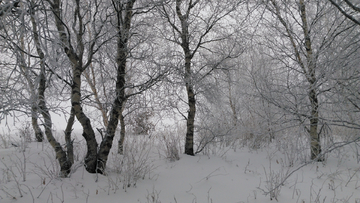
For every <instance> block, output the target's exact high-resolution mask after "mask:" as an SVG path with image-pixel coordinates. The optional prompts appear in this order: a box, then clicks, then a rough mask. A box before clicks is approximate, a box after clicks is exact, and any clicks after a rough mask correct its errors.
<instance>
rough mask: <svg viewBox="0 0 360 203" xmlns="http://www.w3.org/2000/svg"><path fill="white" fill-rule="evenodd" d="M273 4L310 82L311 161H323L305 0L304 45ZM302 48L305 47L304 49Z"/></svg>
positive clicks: (301, 7)
mask: <svg viewBox="0 0 360 203" xmlns="http://www.w3.org/2000/svg"><path fill="white" fill-rule="evenodd" d="M271 3H272V4H273V6H274V10H272V12H273V13H274V14H275V15H276V17H277V18H278V19H279V21H280V23H281V24H282V25H283V26H284V28H285V30H286V34H287V37H288V38H289V40H290V43H291V46H292V48H293V51H294V54H295V60H296V62H297V64H298V65H299V66H300V68H301V71H302V72H303V74H304V76H305V77H306V80H307V82H308V93H307V96H308V99H309V102H310V118H309V124H310V128H309V129H308V132H309V137H310V150H311V156H310V157H311V159H312V160H315V159H316V160H318V161H322V160H323V159H322V158H321V157H319V155H320V154H321V145H320V136H319V133H318V125H319V109H318V108H319V101H318V96H317V92H318V87H317V77H316V68H317V67H316V58H315V56H314V54H313V48H312V41H311V36H310V31H309V28H308V22H307V14H306V5H305V2H304V0H299V3H298V5H299V13H300V18H301V23H302V24H301V27H302V35H303V37H304V43H303V44H296V40H297V39H296V36H294V32H292V31H291V26H289V25H288V23H287V22H286V20H285V19H284V18H283V17H282V16H281V13H280V9H279V7H278V5H277V3H276V0H271ZM300 46H304V49H302V48H301V47H300ZM301 50H305V51H304V55H305V57H303V58H302V55H301V54H302V53H301Z"/></svg>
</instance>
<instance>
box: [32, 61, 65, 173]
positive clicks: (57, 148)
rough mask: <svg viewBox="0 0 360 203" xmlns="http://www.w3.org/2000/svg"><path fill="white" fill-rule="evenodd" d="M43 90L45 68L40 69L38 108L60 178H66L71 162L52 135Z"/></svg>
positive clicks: (44, 85) (44, 86) (44, 87)
mask: <svg viewBox="0 0 360 203" xmlns="http://www.w3.org/2000/svg"><path fill="white" fill-rule="evenodd" d="M45 89H46V77H45V67H44V66H43V67H41V73H40V83H39V108H40V111H41V115H42V117H43V119H44V127H45V135H46V137H47V139H48V141H49V143H50V145H51V146H52V147H53V148H54V150H55V153H56V158H57V159H58V161H59V164H60V173H61V174H60V177H67V175H68V174H69V173H70V169H71V165H72V164H71V162H69V160H68V159H67V156H66V153H65V151H64V150H63V148H62V147H61V145H60V143H59V142H57V141H56V139H55V138H54V136H53V134H52V121H51V116H50V112H49V110H48V109H47V107H46V103H45Z"/></svg>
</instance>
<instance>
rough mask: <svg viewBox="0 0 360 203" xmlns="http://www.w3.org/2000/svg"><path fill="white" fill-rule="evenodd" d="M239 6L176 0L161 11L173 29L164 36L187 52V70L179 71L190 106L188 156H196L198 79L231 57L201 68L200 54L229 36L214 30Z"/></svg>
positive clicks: (233, 2) (183, 55)
mask: <svg viewBox="0 0 360 203" xmlns="http://www.w3.org/2000/svg"><path fill="white" fill-rule="evenodd" d="M238 5H239V2H238V1H232V2H230V1H226V2H223V1H201V0H195V1H193V0H176V1H170V2H169V3H168V4H164V5H163V6H162V9H161V10H160V13H161V16H162V17H163V18H164V19H165V21H166V22H167V24H168V25H170V28H171V29H170V30H169V29H166V31H167V32H166V31H165V30H164V31H162V32H161V34H162V35H163V36H164V37H165V39H166V40H168V41H170V42H172V43H175V44H176V45H178V46H179V47H180V48H181V50H182V52H183V53H182V56H181V57H182V58H183V66H182V68H183V69H180V71H179V72H180V73H182V78H183V82H184V83H185V87H186V94H187V99H186V100H185V101H186V103H187V106H188V114H187V116H185V119H186V126H187V130H186V141H185V154H187V155H194V129H195V115H196V95H197V92H196V89H195V87H196V83H197V80H201V79H202V78H203V77H206V76H207V75H210V74H211V72H212V71H214V70H215V69H216V68H218V65H219V64H221V62H222V61H224V60H225V58H227V57H225V58H222V59H218V60H219V61H216V62H215V63H212V65H209V64H206V62H204V64H206V65H204V66H201V65H200V63H199V64H198V65H199V66H197V65H195V64H197V63H195V61H196V58H197V57H198V56H197V54H199V51H200V50H201V49H203V50H207V51H209V53H211V44H212V43H213V42H217V41H221V40H223V39H224V38H226V37H228V36H226V37H224V36H219V35H216V34H215V33H216V32H214V31H215V30H216V29H217V28H218V27H221V25H222V23H224V22H222V21H223V20H224V19H226V18H227V17H229V15H230V14H231V13H232V12H233V11H235V10H236V8H237V6H238ZM224 31H225V30H224ZM169 33H171V35H169ZM174 52H175V50H174ZM174 55H177V53H176V54H175V53H174ZM205 55H206V54H205ZM209 55H211V54H209ZM228 57H229V56H228ZM199 60H201V59H199Z"/></svg>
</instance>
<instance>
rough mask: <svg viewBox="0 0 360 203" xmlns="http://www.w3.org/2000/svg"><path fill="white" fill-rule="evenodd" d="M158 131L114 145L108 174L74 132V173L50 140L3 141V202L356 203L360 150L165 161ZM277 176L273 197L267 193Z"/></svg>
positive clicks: (233, 151)
mask: <svg viewBox="0 0 360 203" xmlns="http://www.w3.org/2000/svg"><path fill="white" fill-rule="evenodd" d="M160 137H161V136H159V137H157V136H150V137H149V136H131V137H128V139H127V145H126V146H127V148H125V150H127V152H128V153H127V154H125V155H118V154H116V146H114V147H113V151H112V152H111V154H110V156H109V161H108V169H107V170H108V174H107V175H106V176H104V175H97V174H89V173H87V172H86V171H85V169H84V167H83V166H82V163H81V157H83V156H84V153H85V151H84V150H85V149H84V146H83V141H82V140H81V139H80V138H78V140H76V146H75V148H76V150H75V154H76V155H77V157H78V158H77V160H76V162H75V164H74V166H73V168H74V170H73V171H74V172H73V173H72V174H71V176H70V177H69V178H63V179H61V178H59V177H58V176H57V174H58V172H59V166H58V164H57V162H56V160H55V158H54V157H55V155H54V152H53V150H52V148H51V146H50V145H49V144H48V143H43V144H42V143H34V142H33V143H28V144H25V145H23V147H13V146H8V148H4V146H3V145H0V146H2V148H1V147H0V202H1V203H13V202H16V203H31V202H36V203H45V202H46V203H47V202H71V203H85V202H86V203H97V202H104V203H107V202H109V203H110V202H126V203H132V202H134V203H149V202H156V203H160V202H161V203H170V202H172V203H191V202H194V203H195V202H197V203H211V202H213V203H217V202H219V203H241V202H244V203H245V202H254V203H267V202H277V201H278V202H281V203H289V202H298V203H308V202H309V203H310V202H351V203H360V164H359V161H358V157H357V153H358V151H356V150H354V149H355V148H351V147H350V146H347V147H343V148H341V149H338V150H334V151H332V152H331V154H329V155H328V157H327V160H326V161H325V162H324V163H309V164H304V163H305V162H304V161H297V162H296V163H294V164H292V165H291V164H290V162H289V159H288V158H287V157H289V156H288V155H287V156H286V153H284V152H281V150H278V148H277V147H276V146H275V145H269V146H267V147H264V148H262V149H258V150H254V149H249V148H246V147H239V145H231V146H223V145H217V146H215V145H211V146H209V148H208V150H207V152H208V153H207V154H198V155H196V156H187V155H184V154H180V160H178V161H169V160H168V159H167V158H166V157H165V156H166V152H165V151H166V147H165V146H164V142H163V141H161V138H160ZM19 142H20V141H19ZM115 143H117V142H116V141H115V142H114V144H115ZM80 146H81V147H80ZM22 149H25V151H24V150H22ZM293 171H294V172H293ZM290 172H293V173H292V174H291V175H290V177H289V178H287V179H286V180H284V177H285V176H286V175H287V174H289V173H290ZM24 175H25V176H24ZM24 179H25V181H23V180H24ZM282 180H284V183H283V184H282V185H281V186H280V187H279V190H278V191H279V193H278V195H276V198H272V200H270V194H268V195H264V192H267V191H269V189H270V188H271V187H274V186H276V185H277V184H276V183H280V182H281V181H282ZM128 186H130V187H128ZM275 191H276V190H275ZM20 192H21V194H20ZM276 199H277V200H276Z"/></svg>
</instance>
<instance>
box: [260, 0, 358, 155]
mask: <svg viewBox="0 0 360 203" xmlns="http://www.w3.org/2000/svg"><path fill="white" fill-rule="evenodd" d="M266 8H267V9H268V10H269V11H270V13H271V15H272V16H273V17H275V18H276V19H277V21H276V23H271V22H270V21H266V25H265V26H268V27H271V28H270V29H271V30H273V31H274V32H272V34H273V36H272V37H267V39H266V40H267V42H268V43H267V47H268V49H269V50H271V51H270V52H268V53H267V54H268V55H269V56H270V58H272V59H273V61H277V63H278V64H277V65H275V67H277V68H276V69H274V70H275V71H274V74H277V75H279V76H280V75H282V77H277V79H276V80H275V81H273V82H271V83H272V85H269V84H267V85H265V86H263V87H262V88H265V89H267V91H268V92H269V94H268V95H267V96H264V95H263V96H264V98H266V99H267V100H268V101H269V102H271V103H272V104H275V105H276V106H278V107H280V108H281V109H283V110H284V111H285V112H288V113H291V114H292V115H293V116H295V117H294V118H295V119H297V120H298V121H299V122H300V124H301V125H304V124H305V123H306V122H309V124H305V125H304V128H305V129H306V131H307V133H308V134H309V139H310V150H311V159H312V160H318V161H322V160H323V157H319V156H320V155H321V145H320V134H321V133H323V127H324V126H326V121H325V116H326V113H325V111H323V112H321V109H323V108H324V107H325V105H324V104H325V103H326V102H325V101H324V100H323V95H324V94H326V93H327V92H328V91H329V88H330V87H329V86H328V85H327V84H328V79H329V77H328V75H330V74H333V73H334V71H337V70H336V69H335V70H334V69H331V68H330V67H327V66H326V65H325V62H324V56H325V55H324V52H325V50H327V49H329V48H331V45H332V44H333V43H334V41H335V40H336V39H337V38H338V37H339V36H341V35H342V34H343V33H344V32H347V31H349V29H350V31H351V28H352V27H353V26H351V25H348V24H347V23H346V22H345V21H344V19H342V18H339V17H338V15H336V12H335V11H334V9H332V8H331V7H330V6H329V5H328V4H327V3H326V2H317V3H310V2H305V1H303V0H299V1H298V2H296V3H294V4H288V3H285V2H284V1H281V0H271V1H269V2H268V3H267V4H266ZM330 15H333V16H331V17H330ZM322 22H324V23H327V24H321V23H322ZM269 65H270V64H269ZM258 87H259V86H258ZM274 87H275V88H280V87H281V89H282V90H280V91H279V90H276V89H273V88H274ZM275 95H277V96H275ZM286 95H287V96H286ZM305 95H306V96H305ZM276 97H278V98H276ZM305 98H306V100H305ZM322 100H323V102H322Z"/></svg>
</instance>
